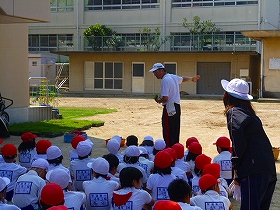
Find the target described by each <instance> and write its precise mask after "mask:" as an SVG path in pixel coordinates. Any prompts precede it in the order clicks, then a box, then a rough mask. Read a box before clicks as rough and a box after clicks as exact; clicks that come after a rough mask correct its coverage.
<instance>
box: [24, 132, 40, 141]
mask: <svg viewBox="0 0 280 210" xmlns="http://www.w3.org/2000/svg"><path fill="white" fill-rule="evenodd" d="M36 138H37V135H36V134H33V133H31V132H26V133H23V134H22V135H21V140H22V141H23V142H28V141H32V140H34V139H36Z"/></svg>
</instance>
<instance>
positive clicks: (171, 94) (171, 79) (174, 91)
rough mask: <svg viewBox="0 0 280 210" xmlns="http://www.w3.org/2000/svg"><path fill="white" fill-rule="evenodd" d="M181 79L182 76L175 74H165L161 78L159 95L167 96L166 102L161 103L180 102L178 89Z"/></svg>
mask: <svg viewBox="0 0 280 210" xmlns="http://www.w3.org/2000/svg"><path fill="white" fill-rule="evenodd" d="M182 81H183V77H180V76H177V75H175V74H166V75H164V76H163V78H162V82H161V96H168V102H166V103H162V105H166V104H167V103H177V104H180V89H179V84H181V83H182Z"/></svg>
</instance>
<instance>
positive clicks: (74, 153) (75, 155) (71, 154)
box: [69, 149, 79, 161]
mask: <svg viewBox="0 0 280 210" xmlns="http://www.w3.org/2000/svg"><path fill="white" fill-rule="evenodd" d="M78 158H79V155H78V153H77V150H76V149H72V150H70V151H69V161H72V160H76V159H78Z"/></svg>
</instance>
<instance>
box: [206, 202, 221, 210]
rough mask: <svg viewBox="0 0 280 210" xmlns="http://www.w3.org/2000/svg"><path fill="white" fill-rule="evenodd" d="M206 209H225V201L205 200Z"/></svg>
mask: <svg viewBox="0 0 280 210" xmlns="http://www.w3.org/2000/svg"><path fill="white" fill-rule="evenodd" d="M205 210H225V206H224V203H223V202H205Z"/></svg>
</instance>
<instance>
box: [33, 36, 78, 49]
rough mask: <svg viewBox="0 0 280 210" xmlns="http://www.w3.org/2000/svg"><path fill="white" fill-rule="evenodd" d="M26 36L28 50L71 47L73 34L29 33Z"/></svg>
mask: <svg viewBox="0 0 280 210" xmlns="http://www.w3.org/2000/svg"><path fill="white" fill-rule="evenodd" d="M28 38H29V40H28V46H29V51H30V52H50V51H54V50H61V51H63V50H69V48H70V49H73V34H46V35H44V34H40V35H39V34H31V35H29V36H28Z"/></svg>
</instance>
